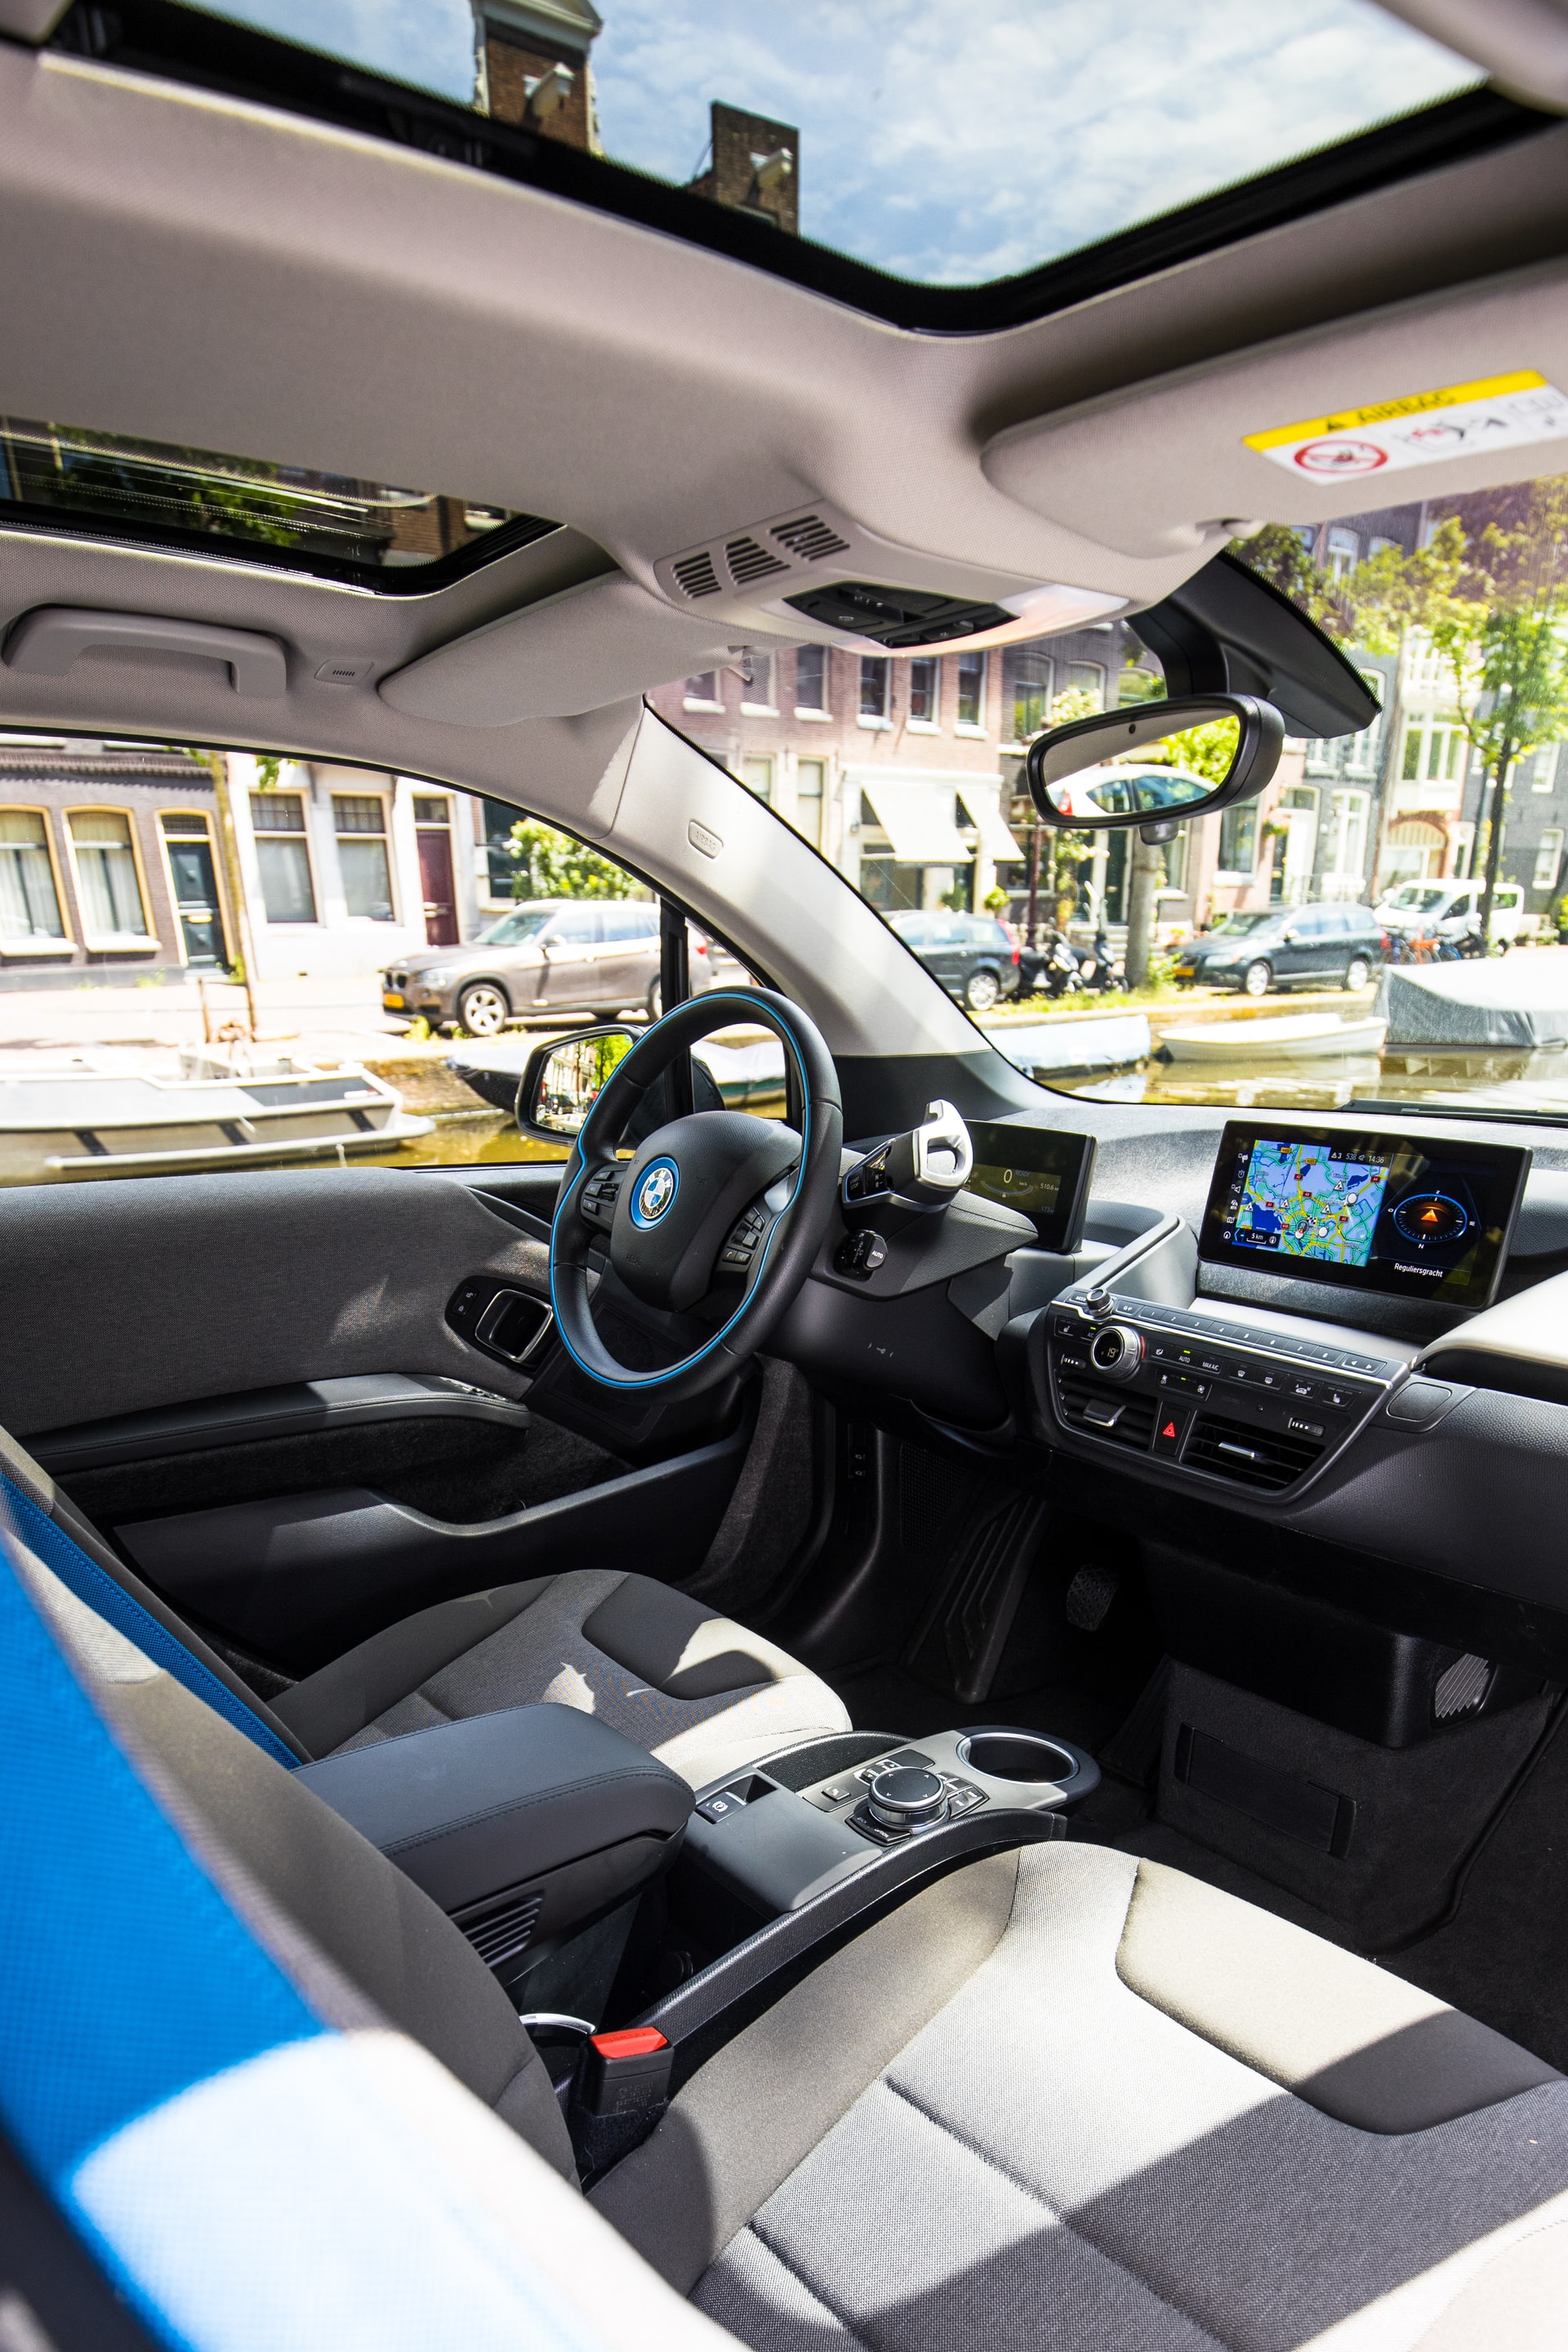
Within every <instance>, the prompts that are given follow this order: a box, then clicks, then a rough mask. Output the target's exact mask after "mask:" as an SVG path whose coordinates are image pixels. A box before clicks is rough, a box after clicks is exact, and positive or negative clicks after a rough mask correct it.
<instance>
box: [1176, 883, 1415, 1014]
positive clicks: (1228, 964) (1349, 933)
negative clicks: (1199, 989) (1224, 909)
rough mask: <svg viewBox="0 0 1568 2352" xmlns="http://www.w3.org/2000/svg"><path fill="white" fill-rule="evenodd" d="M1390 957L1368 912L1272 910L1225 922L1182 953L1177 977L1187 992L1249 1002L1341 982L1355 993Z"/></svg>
mask: <svg viewBox="0 0 1568 2352" xmlns="http://www.w3.org/2000/svg"><path fill="white" fill-rule="evenodd" d="M1388 950H1389V939H1388V934H1387V932H1386V931H1385V930H1384V928H1383V925H1382V923H1381V922H1380V921H1379V919H1378V918H1377V916H1376V915H1374V914H1373V910H1372V908H1370V907H1355V906H1342V905H1341V906H1331V907H1267V908H1261V909H1260V910H1259V911H1258V912H1257V913H1255V914H1237V915H1222V916H1221V917H1220V919H1219V920H1218V922H1217V923H1215V927H1214V929H1213V930H1212V931H1205V932H1204V933H1203V934H1202V936H1201V937H1200V938H1198V939H1195V940H1187V941H1186V942H1185V944H1184V946H1182V947H1181V948H1179V949H1178V950H1177V951H1176V958H1175V961H1174V963H1173V966H1172V971H1173V976H1174V978H1175V979H1176V980H1178V981H1180V982H1183V983H1184V984H1185V985H1187V986H1191V985H1193V984H1194V983H1195V982H1201V983H1202V984H1203V986H1204V987H1205V988H1238V989H1240V991H1241V992H1242V994H1243V995H1244V996H1267V995H1268V992H1269V990H1270V989H1271V988H1278V989H1288V988H1323V987H1329V986H1331V985H1332V984H1333V983H1334V982H1336V981H1337V982H1339V984H1340V986H1341V987H1342V988H1350V989H1356V988H1364V987H1365V986H1366V984H1367V982H1368V981H1369V980H1370V979H1371V978H1372V975H1373V972H1374V971H1377V970H1378V968H1379V966H1380V965H1381V964H1383V963H1384V961H1385V960H1386V958H1387V955H1388Z"/></svg>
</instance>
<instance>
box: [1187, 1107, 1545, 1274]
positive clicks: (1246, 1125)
mask: <svg viewBox="0 0 1568 2352" xmlns="http://www.w3.org/2000/svg"><path fill="white" fill-rule="evenodd" d="M1530 1158H1531V1155H1530V1153H1529V1152H1528V1151H1525V1150H1521V1149H1520V1148H1519V1147H1517V1146H1516V1145H1513V1144H1497V1143H1471V1142H1468V1140H1467V1141H1454V1140H1452V1139H1448V1138H1444V1139H1441V1140H1439V1139H1436V1137H1432V1136H1421V1137H1414V1136H1404V1135H1379V1134H1372V1133H1367V1134H1363V1133H1358V1132H1357V1131H1356V1130H1354V1129H1348V1128H1331V1127H1291V1128H1284V1129H1276V1128H1270V1127H1268V1126H1261V1125H1253V1124H1251V1123H1250V1122H1247V1121H1242V1120H1234V1119H1233V1120H1232V1121H1231V1122H1230V1123H1229V1124H1228V1125H1227V1126H1226V1129H1225V1132H1224V1134H1223V1135H1222V1137H1221V1139H1220V1147H1219V1156H1218V1158H1217V1160H1215V1175H1214V1182H1213V1184H1212V1186H1211V1187H1210V1190H1209V1197H1208V1206H1207V1208H1206V1209H1205V1212H1204V1225H1203V1235H1202V1240H1201V1243H1200V1249H1201V1254H1202V1255H1203V1256H1204V1257H1205V1258H1208V1259H1211V1260H1217V1261H1219V1262H1220V1263H1221V1264H1224V1265H1246V1266H1250V1267H1252V1269H1253V1270H1254V1271H1255V1272H1261V1271H1263V1270H1265V1269H1267V1270H1268V1272H1270V1273H1273V1274H1279V1275H1289V1276H1291V1277H1292V1278H1293V1279H1295V1280H1298V1281H1302V1280H1304V1281H1308V1282H1336V1283H1339V1284H1341V1285H1342V1286H1344V1287H1345V1288H1347V1289H1352V1290H1380V1291H1384V1292H1385V1293H1388V1294H1390V1295H1392V1296H1394V1297H1400V1298H1432V1299H1436V1300H1438V1301H1440V1302H1441V1303H1442V1304H1443V1305H1445V1306H1452V1307H1485V1306H1486V1305H1488V1303H1489V1300H1490V1298H1491V1297H1492V1293H1493V1292H1494V1291H1495V1289H1496V1288H1497V1280H1498V1276H1499V1274H1500V1271H1501V1268H1502V1263H1503V1258H1504V1256H1505V1255H1506V1253H1507V1249H1508V1240H1509V1235H1510V1233H1511V1232H1512V1230H1513V1220H1514V1215H1515V1213H1516V1211H1517V1210H1518V1207H1519V1201H1520V1195H1521V1192H1522V1191H1523V1189H1524V1180H1525V1176H1526V1174H1527V1173H1528V1171H1529V1168H1530Z"/></svg>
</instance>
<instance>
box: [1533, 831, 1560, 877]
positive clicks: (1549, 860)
mask: <svg viewBox="0 0 1568 2352" xmlns="http://www.w3.org/2000/svg"><path fill="white" fill-rule="evenodd" d="M1562 866H1563V827H1562V826H1561V825H1560V824H1549V825H1548V826H1547V828H1546V830H1545V832H1544V833H1543V834H1542V836H1541V840H1540V842H1539V844H1538V845H1537V847H1536V852H1535V872H1534V873H1533V874H1532V875H1531V888H1532V889H1536V890H1555V889H1556V887H1557V877H1558V875H1559V873H1560V872H1561V870H1562Z"/></svg>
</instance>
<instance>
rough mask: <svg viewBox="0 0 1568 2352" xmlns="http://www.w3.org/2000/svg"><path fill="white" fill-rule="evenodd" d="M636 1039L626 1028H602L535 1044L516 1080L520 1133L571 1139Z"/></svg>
mask: <svg viewBox="0 0 1568 2352" xmlns="http://www.w3.org/2000/svg"><path fill="white" fill-rule="evenodd" d="M636 1044H637V1039H636V1037H635V1036H634V1035H633V1034H632V1032H631V1031H630V1030H629V1029H621V1028H614V1029H610V1028H605V1029H578V1030H574V1033H573V1034H572V1035H571V1036H570V1037H547V1038H546V1039H545V1041H544V1043H543V1044H542V1045H536V1046H535V1047H534V1049H533V1051H532V1053H531V1054H530V1055H529V1057H528V1060H527V1062H526V1063H525V1064H524V1066H523V1072H522V1076H521V1079H520V1081H519V1083H518V1089H517V1114H516V1115H517V1124H518V1129H519V1132H520V1133H521V1134H523V1135H526V1136H528V1137H530V1138H531V1139H532V1140H533V1141H534V1142H536V1143H570V1142H571V1140H572V1139H573V1137H574V1135H575V1134H576V1133H577V1131H578V1129H580V1128H581V1126H582V1124H583V1122H584V1119H585V1118H587V1116H588V1113H589V1112H590V1111H591V1110H592V1109H593V1108H594V1105H595V1103H596V1102H597V1100H598V1098H599V1097H600V1095H601V1094H602V1093H603V1091H604V1089H605V1086H606V1085H607V1084H608V1082H609V1078H610V1075H611V1073H612V1071H613V1070H614V1069H615V1068H616V1064H617V1063H620V1062H624V1061H625V1059H626V1055H628V1054H629V1053H630V1052H631V1050H632V1047H633V1046H634V1045H636Z"/></svg>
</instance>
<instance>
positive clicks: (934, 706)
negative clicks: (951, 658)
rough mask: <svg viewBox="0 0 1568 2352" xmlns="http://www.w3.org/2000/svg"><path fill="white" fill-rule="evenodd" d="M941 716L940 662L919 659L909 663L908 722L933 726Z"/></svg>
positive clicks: (914, 725)
mask: <svg viewBox="0 0 1568 2352" xmlns="http://www.w3.org/2000/svg"><path fill="white" fill-rule="evenodd" d="M941 717H942V664H941V662H940V661H931V660H923V659H922V660H921V661H912V662H911V663H910V726H911V727H934V726H935V725H936V724H937V722H938V720H939V719H941Z"/></svg>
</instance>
